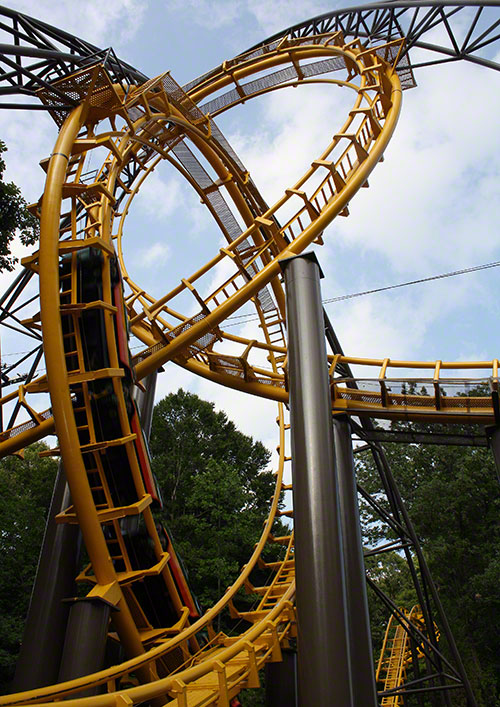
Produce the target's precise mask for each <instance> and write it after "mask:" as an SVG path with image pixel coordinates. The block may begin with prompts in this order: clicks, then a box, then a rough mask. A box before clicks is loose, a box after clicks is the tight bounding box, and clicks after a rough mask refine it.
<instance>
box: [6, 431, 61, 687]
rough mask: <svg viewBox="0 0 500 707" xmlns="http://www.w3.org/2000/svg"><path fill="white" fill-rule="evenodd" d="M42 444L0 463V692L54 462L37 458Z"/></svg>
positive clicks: (26, 596)
mask: <svg viewBox="0 0 500 707" xmlns="http://www.w3.org/2000/svg"><path fill="white" fill-rule="evenodd" d="M46 448H47V447H46V446H45V445H44V444H34V445H32V446H30V447H28V448H27V449H26V450H25V454H24V459H20V458H18V457H7V458H5V459H2V460H1V461H0V558H1V562H0V635H1V636H2V640H1V641H0V689H1V690H2V691H5V690H6V689H7V686H8V684H9V682H10V680H11V679H12V677H13V673H14V667H15V663H16V659H17V654H18V652H19V647H20V643H21V639H22V634H23V629H24V621H25V618H26V614H27V611H28V604H29V600H30V596H31V587H32V584H33V580H34V577H35V572H36V567H37V562H38V555H39V552H40V546H41V542H42V538H43V533H44V529H45V521H46V517H47V510H48V507H49V504H50V499H51V497H52V490H53V486H54V480H55V475H56V471H57V463H56V462H55V461H53V460H52V459H50V458H43V459H40V457H39V456H38V453H39V452H40V451H41V450H43V449H46Z"/></svg>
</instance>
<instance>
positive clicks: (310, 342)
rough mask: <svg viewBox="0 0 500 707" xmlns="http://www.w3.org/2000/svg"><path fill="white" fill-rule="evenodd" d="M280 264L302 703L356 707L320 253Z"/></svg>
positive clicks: (304, 706) (307, 706)
mask: <svg viewBox="0 0 500 707" xmlns="http://www.w3.org/2000/svg"><path fill="white" fill-rule="evenodd" d="M281 265H282V269H283V271H284V273H285V286H286V307H287V329H288V375H289V390H290V412H291V431H292V459H293V461H292V475H293V502H294V527H295V568H296V569H295V573H296V580H297V613H298V675H299V680H298V686H299V705H301V707H311V705H339V707H340V705H342V707H353V706H354V701H353V694H352V688H351V675H350V660H349V655H350V651H349V638H348V624H347V615H346V614H347V600H346V589H345V577H344V566H343V553H342V535H341V527H340V512H339V499H338V488H337V484H336V477H335V473H334V454H333V433H332V412H331V403H330V391H329V384H328V368H327V358H326V347H325V336H324V324H323V310H322V306H321V293H320V286H319V278H320V269H319V265H318V263H317V260H316V256H315V255H314V254H305V255H301V256H296V257H293V258H288V259H286V260H283V261H281ZM358 679H359V678H358Z"/></svg>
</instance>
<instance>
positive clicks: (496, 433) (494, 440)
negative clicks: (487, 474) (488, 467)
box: [486, 427, 500, 481]
mask: <svg viewBox="0 0 500 707" xmlns="http://www.w3.org/2000/svg"><path fill="white" fill-rule="evenodd" d="M486 434H487V436H488V442H489V445H490V447H491V451H492V452H493V459H494V460H495V467H496V470H497V479H498V480H499V481H500V427H487V428H486Z"/></svg>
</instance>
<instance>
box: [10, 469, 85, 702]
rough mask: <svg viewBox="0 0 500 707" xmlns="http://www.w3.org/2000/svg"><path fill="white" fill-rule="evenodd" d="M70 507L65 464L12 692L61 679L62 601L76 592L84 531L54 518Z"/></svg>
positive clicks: (66, 609) (57, 485)
mask: <svg viewBox="0 0 500 707" xmlns="http://www.w3.org/2000/svg"><path fill="white" fill-rule="evenodd" d="M70 505H71V497H70V493H69V488H68V485H67V483H66V477H65V475H64V470H63V468H62V465H61V464H60V465H59V471H58V473H57V477H56V481H55V484H54V492H53V494H52V501H51V503H50V508H49V513H48V516H47V524H46V526H45V534H44V538H43V542H42V549H41V551H40V558H39V560H38V568H37V572H36V577H35V582H34V584H33V591H32V594H31V600H30V606H29V609H28V616H27V618H26V625H25V627H24V635H23V642H22V645H21V652H20V655H19V659H18V661H17V666H16V673H15V676H14V680H13V682H12V686H11V690H12V691H13V692H21V691H23V690H31V689H33V688H36V687H43V686H45V685H51V684H53V683H54V682H56V681H57V675H58V672H59V663H60V661H61V655H62V650H63V645H64V636H65V632H66V622H67V620H68V612H69V607H68V605H67V604H64V603H63V599H67V598H68V597H70V596H73V595H74V593H75V587H74V584H75V577H76V574H77V571H78V558H79V555H80V529H79V528H78V526H77V525H66V524H64V525H60V524H58V523H56V522H55V516H56V514H57V513H60V512H61V511H62V510H64V509H65V508H67V507H68V506H70Z"/></svg>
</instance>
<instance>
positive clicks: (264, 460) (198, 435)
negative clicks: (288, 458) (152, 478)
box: [150, 389, 275, 607]
mask: <svg viewBox="0 0 500 707" xmlns="http://www.w3.org/2000/svg"><path fill="white" fill-rule="evenodd" d="M150 446H151V455H152V466H153V471H154V473H155V475H156V478H157V480H158V483H159V485H160V488H161V492H162V495H163V501H164V510H163V511H162V514H161V515H162V518H163V519H164V521H165V522H166V523H167V525H168V527H169V529H170V530H171V532H172V534H173V537H174V540H175V541H176V546H177V548H178V551H179V553H180V555H181V556H182V559H183V561H184V563H185V565H186V567H187V570H188V573H189V579H190V582H191V585H192V588H193V590H194V591H195V593H196V594H197V596H198V598H199V600H200V601H201V602H202V604H203V605H204V606H206V607H207V606H210V605H211V604H213V603H214V602H215V601H216V600H217V599H218V598H219V597H220V596H221V594H222V593H223V592H224V590H225V589H226V587H227V586H228V585H229V584H230V583H231V582H233V581H234V579H235V578H236V576H237V573H238V571H239V569H240V567H241V566H242V565H243V564H244V563H245V562H246V561H247V560H248V557H249V554H250V552H251V550H252V548H253V545H254V544H255V542H256V541H257V540H258V538H259V536H260V533H261V530H262V523H263V521H264V520H265V519H266V518H267V514H268V511H269V507H270V499H271V497H272V494H273V490H274V484H275V480H274V475H273V473H272V472H271V471H267V470H266V467H267V464H268V463H269V459H270V453H269V451H268V450H267V449H266V448H265V447H264V446H263V445H262V444H261V443H260V442H255V441H254V440H253V439H252V438H251V437H248V436H247V435H245V434H243V433H242V432H240V431H239V430H237V429H236V427H235V425H234V423H233V422H231V421H230V420H228V418H227V416H226V414H225V413H224V412H216V411H215V409H214V405H213V404H212V403H209V402H206V401H204V400H201V399H200V398H199V397H198V396H196V395H193V394H192V393H188V392H186V391H184V390H182V389H180V390H178V391H177V393H172V394H170V395H168V396H167V397H166V398H164V399H163V400H162V401H161V402H160V403H158V405H156V407H155V410H154V416H153V427H152V433H151V444H150Z"/></svg>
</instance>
